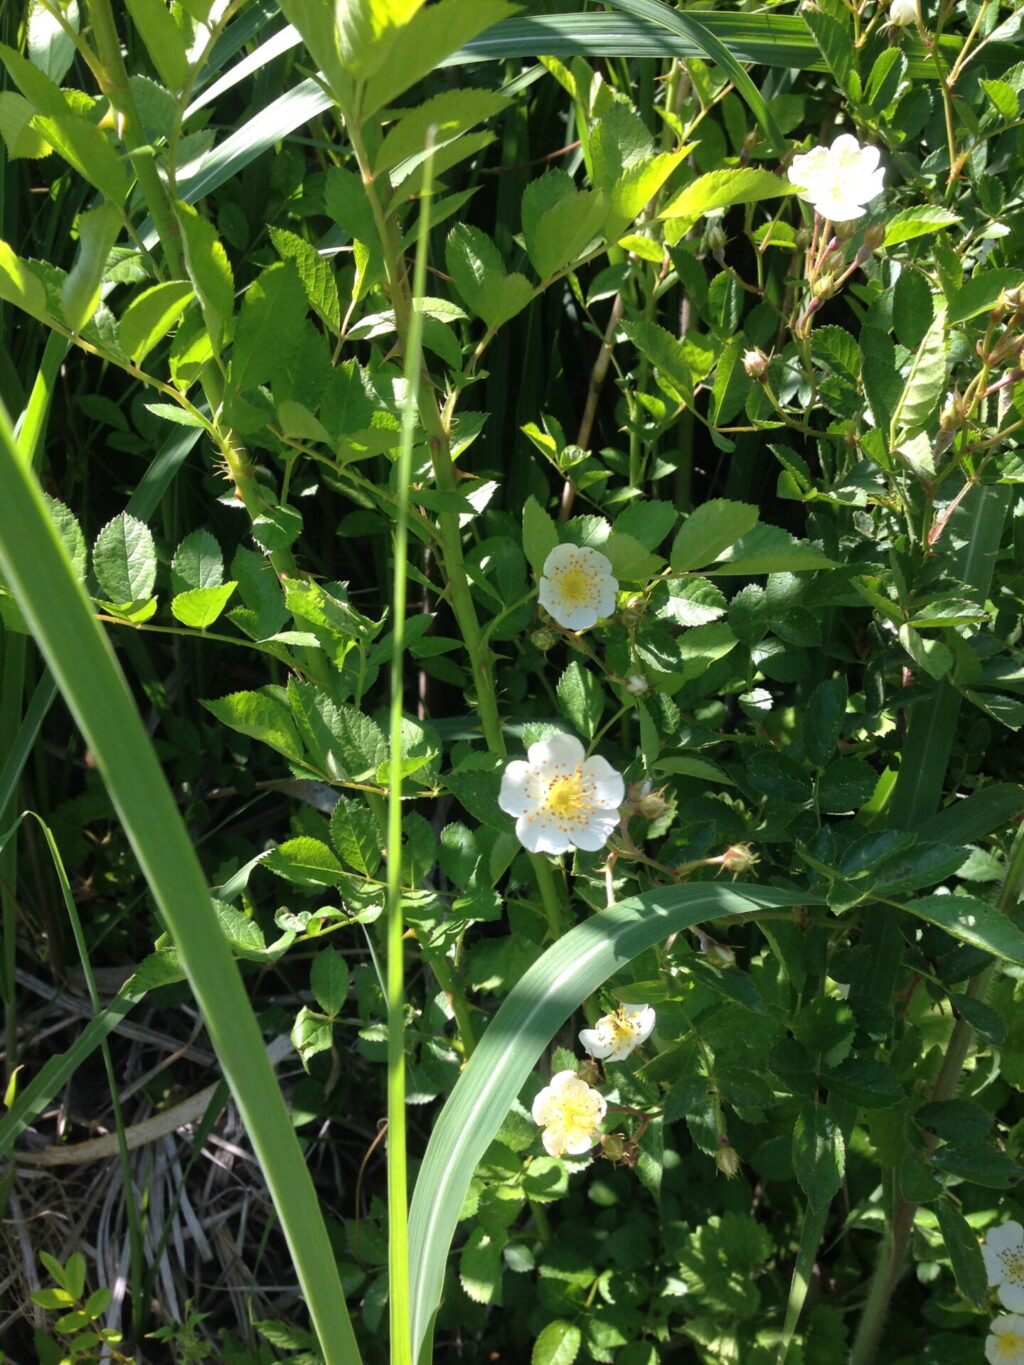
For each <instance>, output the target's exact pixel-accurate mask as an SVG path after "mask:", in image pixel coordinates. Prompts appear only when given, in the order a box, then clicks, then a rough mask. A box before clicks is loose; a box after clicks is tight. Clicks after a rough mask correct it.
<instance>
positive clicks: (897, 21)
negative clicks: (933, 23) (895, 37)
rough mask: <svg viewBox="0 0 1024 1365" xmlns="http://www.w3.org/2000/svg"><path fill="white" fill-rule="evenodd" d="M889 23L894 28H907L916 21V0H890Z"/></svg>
mask: <svg viewBox="0 0 1024 1365" xmlns="http://www.w3.org/2000/svg"><path fill="white" fill-rule="evenodd" d="M889 23H890V24H893V25H894V26H895V27H896V28H907V26H908V25H910V24H916V23H917V0H892V3H891V4H890V6H889Z"/></svg>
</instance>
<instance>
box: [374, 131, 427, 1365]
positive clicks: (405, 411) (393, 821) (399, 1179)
mask: <svg viewBox="0 0 1024 1365" xmlns="http://www.w3.org/2000/svg"><path fill="white" fill-rule="evenodd" d="M432 164H433V136H432V134H431V133H428V134H427V159H426V168H425V188H424V191H423V197H422V201H421V207H420V221H419V232H418V234H417V243H416V268H415V278H414V282H413V289H414V298H413V303H412V308H411V312H410V318H409V329H408V332H407V333H406V347H405V396H404V399H403V404H402V442H401V446H400V448H399V453H398V470H397V474H398V477H397V488H398V501H397V507H396V509H395V553H394V561H395V577H394V591H393V597H392V618H391V619H392V622H393V627H392V628H393V637H394V647H393V649H392V652H391V761H390V765H389V767H390V771H389V774H388V863H387V872H388V877H387V982H386V986H387V1000H388V1280H389V1287H390V1293H389V1297H388V1303H389V1310H390V1323H391V1365H412V1332H411V1325H410V1305H409V1188H408V1157H407V1150H406V1126H405V972H404V966H405V944H404V942H403V939H404V934H405V923H404V917H403V913H402V711H403V706H402V701H403V693H404V690H405V688H404V682H405V680H404V677H403V670H404V667H405V613H406V605H407V587H408V575H407V567H408V558H409V501H410V485H411V483H412V447H413V440H414V438H415V434H416V416H417V412H416V408H417V397H418V394H419V386H420V376H421V372H422V361H423V312H422V310H421V308H420V307H419V306H418V305H417V300H419V299H422V298H423V296H424V293H425V292H426V279H427V244H428V238H429V233H430V177H431V168H432Z"/></svg>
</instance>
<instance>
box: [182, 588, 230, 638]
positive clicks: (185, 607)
mask: <svg viewBox="0 0 1024 1365" xmlns="http://www.w3.org/2000/svg"><path fill="white" fill-rule="evenodd" d="M237 587H238V584H237V583H221V584H220V585H219V586H218V587H216V588H190V589H188V591H187V592H180V593H178V595H177V597H172V598H171V611H172V612H173V614H174V616H175V618H176V619H177V620H179V621H180V622H181V624H182V625H183V626H189V627H191V629H193V630H206V629H207V628H208V627H209V626H212V625H213V623H214V621H216V620H217V618H218V616H220V614H221V613H222V612H223V610H224V608H225V607H226V606H227V604H228V602H229V600H230V599H231V597H232V595H233V593H234V591H235V589H236V588H237Z"/></svg>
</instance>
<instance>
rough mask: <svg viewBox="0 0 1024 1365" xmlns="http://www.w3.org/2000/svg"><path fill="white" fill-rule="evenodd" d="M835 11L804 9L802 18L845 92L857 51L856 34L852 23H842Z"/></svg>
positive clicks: (801, 14)
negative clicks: (835, 15)
mask: <svg viewBox="0 0 1024 1365" xmlns="http://www.w3.org/2000/svg"><path fill="white" fill-rule="evenodd" d="M834 13H835V12H834V11H833V12H832V13H828V12H826V11H824V10H821V9H814V10H804V9H802V10H801V11H800V18H801V19H802V20H803V22H804V23H805V24H806V25H807V28H808V29H809V30H810V33H811V36H812V37H813V38H814V41H815V43H816V44H817V47H818V51H819V52H820V53H821V55H822V56H823V57H824V58H825V63H826V65H827V66H828V69H829V70H830V71H831V72H832V75H833V76H834V77H835V78H836V83H837V84H838V86H839V88H840V89H841V90H843V91H844V92H845V91H846V90H847V86H848V82H849V78H850V72H851V69H852V67H853V58H854V54H855V52H856V46H855V42H854V37H855V35H854V32H853V27H852V23H840V22H839V20H838V19H837V18H835V17H834Z"/></svg>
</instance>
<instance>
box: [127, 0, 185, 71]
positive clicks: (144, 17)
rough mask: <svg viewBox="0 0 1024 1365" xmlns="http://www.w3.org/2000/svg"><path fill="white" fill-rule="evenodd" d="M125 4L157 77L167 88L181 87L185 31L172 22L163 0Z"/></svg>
mask: <svg viewBox="0 0 1024 1365" xmlns="http://www.w3.org/2000/svg"><path fill="white" fill-rule="evenodd" d="M125 3H126V5H127V7H128V13H129V14H130V15H131V17H132V22H133V23H134V25H135V27H136V28H137V29H138V31H139V36H140V38H141V39H142V41H143V43H144V44H145V47H146V51H147V52H148V53H149V59H150V61H151V62H152V63H153V65H154V66H155V67H156V69H157V71H158V73H159V75H160V79H161V80H162V81H163V83H164V85H166V86H167V88H168V90H174V91H179V90H183V89H184V88H185V85H186V83H187V81H188V73H189V62H188V53H187V51H186V44H185V33H184V30H183V29H181V28H179V27H178V25H177V24H176V23H175V22H174V17H173V16H172V14H171V12H170V10H169V9H168V8H167V6H166V5H165V4H164V0H125Z"/></svg>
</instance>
